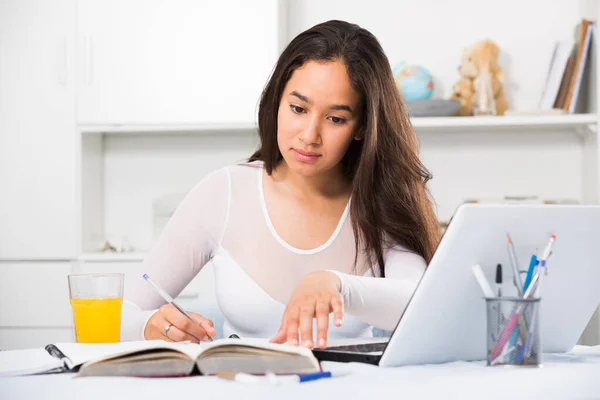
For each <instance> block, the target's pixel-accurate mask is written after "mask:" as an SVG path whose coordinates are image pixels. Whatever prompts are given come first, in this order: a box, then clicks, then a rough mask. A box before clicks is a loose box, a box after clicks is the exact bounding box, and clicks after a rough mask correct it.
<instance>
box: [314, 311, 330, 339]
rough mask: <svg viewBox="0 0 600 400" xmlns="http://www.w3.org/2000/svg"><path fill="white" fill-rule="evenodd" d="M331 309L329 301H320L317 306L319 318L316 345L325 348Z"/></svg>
mask: <svg viewBox="0 0 600 400" xmlns="http://www.w3.org/2000/svg"><path fill="white" fill-rule="evenodd" d="M329 310H330V306H329V303H328V302H327V301H319V302H318V303H317V306H316V307H315V314H316V318H317V342H316V347H319V348H321V349H324V348H325V347H326V346H327V330H328V329H329Z"/></svg>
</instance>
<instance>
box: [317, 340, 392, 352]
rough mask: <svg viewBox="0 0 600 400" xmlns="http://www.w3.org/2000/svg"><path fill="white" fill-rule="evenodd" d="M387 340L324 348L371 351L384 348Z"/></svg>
mask: <svg viewBox="0 0 600 400" xmlns="http://www.w3.org/2000/svg"><path fill="white" fill-rule="evenodd" d="M386 345H387V342H378V343H363V344H352V345H348V346H332V347H327V348H326V349H325V350H334V351H349V352H353V353H372V352H376V351H383V350H385V346H386Z"/></svg>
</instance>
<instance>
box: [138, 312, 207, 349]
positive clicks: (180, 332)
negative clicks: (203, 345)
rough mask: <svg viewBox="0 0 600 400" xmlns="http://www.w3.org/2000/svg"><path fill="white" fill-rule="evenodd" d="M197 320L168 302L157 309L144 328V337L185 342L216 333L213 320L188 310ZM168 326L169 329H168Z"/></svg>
mask: <svg viewBox="0 0 600 400" xmlns="http://www.w3.org/2000/svg"><path fill="white" fill-rule="evenodd" d="M187 313H188V314H189V315H190V317H192V318H193V319H194V321H196V323H194V322H193V321H190V320H189V319H188V318H187V317H186V316H185V315H183V314H182V313H181V312H179V310H177V309H176V308H175V307H174V306H172V305H171V304H166V305H164V306H162V307H161V308H159V309H158V311H156V312H155V313H154V314H153V315H152V317H150V319H149V320H148V323H147V324H146V328H144V339H146V340H156V339H159V340H164V341H167V342H183V341H186V340H190V341H192V342H193V343H199V342H201V341H203V340H206V339H208V336H211V337H212V336H214V335H216V333H217V332H216V331H215V328H213V326H214V325H213V323H212V321H211V320H209V319H206V318H204V317H203V316H202V315H200V314H196V313H193V312H189V311H188V312H187ZM167 328H168V329H167Z"/></svg>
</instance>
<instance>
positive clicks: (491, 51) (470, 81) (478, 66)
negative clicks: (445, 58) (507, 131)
mask: <svg viewBox="0 0 600 400" xmlns="http://www.w3.org/2000/svg"><path fill="white" fill-rule="evenodd" d="M499 53H500V50H499V48H498V46H497V45H496V44H495V43H494V42H493V41H491V40H483V41H480V42H477V43H475V44H474V45H473V46H471V47H470V48H467V49H466V50H465V51H464V53H463V57H462V61H461V64H460V66H459V67H458V72H459V74H460V79H459V80H458V82H456V84H455V85H454V86H453V87H452V95H451V96H450V98H451V99H453V100H458V101H459V102H460V108H459V110H458V112H457V114H458V115H463V116H465V115H473V108H474V104H475V101H476V98H475V97H476V96H477V90H476V88H477V87H480V86H479V85H480V84H481V83H482V82H480V79H482V77H483V76H486V75H487V76H489V84H490V85H491V89H492V90H491V91H492V93H493V96H494V101H495V106H496V115H504V112H505V111H506V110H507V109H508V101H507V100H506V97H505V96H504V85H503V82H504V75H503V72H502V69H501V68H500V66H499V65H498V55H499ZM486 73H487V74H486Z"/></svg>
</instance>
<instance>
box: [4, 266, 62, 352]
mask: <svg viewBox="0 0 600 400" xmlns="http://www.w3.org/2000/svg"><path fill="white" fill-rule="evenodd" d="M69 273H71V264H70V263H64V262H39V263H36V262H16V263H9V262H4V263H0V276H2V279H0V350H7V349H15V348H26V347H35V346H41V345H43V344H48V343H50V342H47V343H45V342H46V341H48V340H56V339H60V340H62V341H70V340H71V339H72V332H73V328H72V326H73V316H72V312H71V305H70V302H69V284H68V281H67V276H68V275H69Z"/></svg>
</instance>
